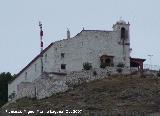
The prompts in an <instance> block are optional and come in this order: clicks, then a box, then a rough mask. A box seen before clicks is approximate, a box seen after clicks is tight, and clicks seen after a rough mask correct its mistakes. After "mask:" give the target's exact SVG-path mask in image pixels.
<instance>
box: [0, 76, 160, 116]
mask: <svg viewBox="0 0 160 116" xmlns="http://www.w3.org/2000/svg"><path fill="white" fill-rule="evenodd" d="M73 109H77V110H82V113H81V114H73V115H74V116H75V115H77V116H90V115H92V116H104V115H107V116H112V115H113V116H124V115H127V116H132V115H134V116H135V115H136V116H138V115H148V116H149V115H152V114H155V113H156V114H157V115H158V114H160V80H159V79H158V78H155V77H152V76H149V77H145V76H140V77H139V76H137V75H115V76H111V77H110V78H105V79H102V80H94V81H92V82H89V83H86V82H85V83H82V84H81V85H78V86H75V87H74V88H73V89H70V90H68V91H67V92H64V93H58V94H55V95H53V96H51V97H49V98H45V99H42V100H35V99H29V98H22V99H20V100H17V101H16V103H11V104H9V105H8V106H7V105H6V106H4V107H3V108H1V116H3V115H5V116H7V115H6V114H2V112H5V110H8V111H10V110H43V111H48V110H55V111H59V110H63V111H65V110H73ZM37 115H38V116H41V115H40V114H37ZM63 115H66V114H63ZM11 116H12V115H11ZM17 116H18V115H17ZM21 116H22V115H21ZM24 116H25V114H24ZM51 116H52V115H51Z"/></svg>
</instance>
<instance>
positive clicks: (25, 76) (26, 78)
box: [25, 72, 27, 80]
mask: <svg viewBox="0 0 160 116" xmlns="http://www.w3.org/2000/svg"><path fill="white" fill-rule="evenodd" d="M25 80H27V72H25Z"/></svg>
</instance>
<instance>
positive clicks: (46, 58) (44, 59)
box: [44, 54, 47, 62]
mask: <svg viewBox="0 0 160 116" xmlns="http://www.w3.org/2000/svg"><path fill="white" fill-rule="evenodd" d="M44 61H45V62H47V54H46V55H45V59H44Z"/></svg>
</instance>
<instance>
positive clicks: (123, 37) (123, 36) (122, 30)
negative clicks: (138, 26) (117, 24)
mask: <svg viewBox="0 0 160 116" xmlns="http://www.w3.org/2000/svg"><path fill="white" fill-rule="evenodd" d="M125 32H126V30H125V28H124V27H122V28H121V39H126V38H125V35H126V33H125Z"/></svg>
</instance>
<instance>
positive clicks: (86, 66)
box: [83, 62, 92, 70]
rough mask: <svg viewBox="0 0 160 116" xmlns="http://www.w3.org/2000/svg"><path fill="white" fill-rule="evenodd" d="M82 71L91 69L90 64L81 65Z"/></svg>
mask: <svg viewBox="0 0 160 116" xmlns="http://www.w3.org/2000/svg"><path fill="white" fill-rule="evenodd" d="M83 69H84V70H90V69H92V64H91V63H89V62H85V63H83Z"/></svg>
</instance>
